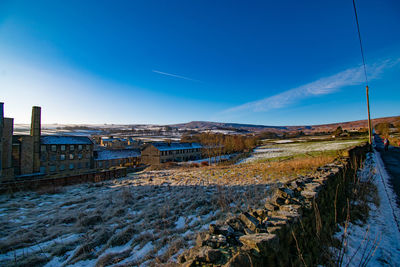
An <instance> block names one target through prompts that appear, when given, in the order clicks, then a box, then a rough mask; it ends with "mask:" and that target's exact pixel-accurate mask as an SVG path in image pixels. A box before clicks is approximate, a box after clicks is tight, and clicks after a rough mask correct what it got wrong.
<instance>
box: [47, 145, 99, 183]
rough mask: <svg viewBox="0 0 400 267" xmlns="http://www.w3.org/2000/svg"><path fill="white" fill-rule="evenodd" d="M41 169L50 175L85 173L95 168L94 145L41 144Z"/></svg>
mask: <svg viewBox="0 0 400 267" xmlns="http://www.w3.org/2000/svg"><path fill="white" fill-rule="evenodd" d="M40 162H41V164H40V171H41V172H43V173H45V174H46V175H48V176H66V175H73V174H79V173H85V172H88V171H90V170H93V168H94V166H93V165H94V161H93V145H86V144H82V145H61V144H57V145H51V144H45V145H43V144H42V145H41V146H40Z"/></svg>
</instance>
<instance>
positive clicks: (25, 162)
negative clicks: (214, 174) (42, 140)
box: [19, 135, 34, 175]
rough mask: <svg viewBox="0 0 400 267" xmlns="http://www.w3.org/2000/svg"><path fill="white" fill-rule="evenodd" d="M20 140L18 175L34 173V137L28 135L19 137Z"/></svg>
mask: <svg viewBox="0 0 400 267" xmlns="http://www.w3.org/2000/svg"><path fill="white" fill-rule="evenodd" d="M19 140H20V149H21V151H20V156H21V159H20V162H21V165H20V175H25V174H30V173H34V170H33V157H34V154H33V153H34V138H33V136H30V135H24V136H20V137H19Z"/></svg>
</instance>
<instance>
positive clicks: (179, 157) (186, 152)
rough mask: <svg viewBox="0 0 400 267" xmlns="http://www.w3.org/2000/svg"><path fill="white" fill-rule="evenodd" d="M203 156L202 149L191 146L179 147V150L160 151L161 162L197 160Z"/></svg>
mask: <svg viewBox="0 0 400 267" xmlns="http://www.w3.org/2000/svg"><path fill="white" fill-rule="evenodd" d="M200 158H201V151H200V149H196V148H190V149H178V150H167V151H160V162H161V163H164V162H168V161H178V162H181V161H189V160H197V159H200Z"/></svg>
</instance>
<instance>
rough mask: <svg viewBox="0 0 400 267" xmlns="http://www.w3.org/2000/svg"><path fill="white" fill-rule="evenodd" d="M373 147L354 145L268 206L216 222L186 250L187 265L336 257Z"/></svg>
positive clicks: (279, 192) (182, 259)
mask: <svg viewBox="0 0 400 267" xmlns="http://www.w3.org/2000/svg"><path fill="white" fill-rule="evenodd" d="M368 150H369V146H368V145H366V144H365V145H362V146H357V147H353V148H351V149H349V150H347V151H345V152H344V153H343V156H342V157H340V158H338V159H337V160H336V161H335V162H334V163H332V164H329V165H326V166H323V167H320V168H318V170H317V172H316V173H315V174H314V175H313V176H312V177H299V178H298V179H296V180H294V181H291V182H288V183H286V184H283V185H281V186H280V187H278V188H276V189H275V191H274V192H273V194H272V196H271V197H270V198H269V200H268V201H267V202H266V203H265V205H264V208H262V209H250V210H248V211H246V212H243V213H241V214H240V215H238V216H235V217H232V218H228V219H227V220H226V221H225V222H224V223H222V224H219V225H214V224H212V225H210V227H209V230H208V231H207V232H203V233H200V234H199V235H198V236H197V239H196V245H195V246H194V247H193V248H191V249H189V250H187V251H185V252H184V253H182V254H181V255H180V256H179V258H178V262H179V264H181V265H183V266H231V267H234V266H302V265H307V266H314V265H318V264H321V263H323V264H324V265H334V263H332V262H330V259H331V257H330V256H331V255H330V253H331V250H330V249H329V247H330V246H332V243H333V239H332V234H333V233H334V232H335V231H336V227H337V223H339V222H343V221H344V220H345V218H346V214H347V213H346V210H347V205H348V201H349V200H348V199H349V196H350V195H351V190H352V185H353V183H354V182H355V180H356V179H355V177H356V171H357V169H358V167H359V166H360V164H361V162H362V161H363V160H364V158H365V154H366V152H367V151H368Z"/></svg>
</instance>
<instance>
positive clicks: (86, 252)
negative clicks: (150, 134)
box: [0, 169, 276, 266]
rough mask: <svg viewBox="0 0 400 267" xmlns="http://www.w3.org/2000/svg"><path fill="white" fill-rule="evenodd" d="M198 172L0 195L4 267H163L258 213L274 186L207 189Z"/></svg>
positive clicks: (212, 183) (213, 182) (217, 183)
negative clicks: (216, 230) (208, 233)
mask: <svg viewBox="0 0 400 267" xmlns="http://www.w3.org/2000/svg"><path fill="white" fill-rule="evenodd" d="M210 171H212V170H210ZM200 173H201V171H199V169H193V170H192V171H190V169H189V170H186V171H182V169H180V170H173V171H151V172H143V173H139V174H134V175H133V174H131V175H130V176H129V177H127V178H123V179H117V180H113V181H107V182H103V183H97V184H82V185H74V186H68V187H63V188H60V190H59V191H60V192H59V193H55V194H50V193H46V192H45V191H44V192H20V193H16V194H14V195H0V266H9V265H13V264H17V265H27V264H29V265H32V266H43V265H46V266H96V265H97V266H108V265H112V264H117V265H118V266H119V265H124V264H126V265H129V266H130V265H150V266H158V265H160V264H164V263H167V262H168V261H171V260H173V259H176V257H177V255H178V254H179V251H183V250H184V249H187V248H189V247H190V246H193V242H194V240H195V235H196V234H197V233H198V232H199V231H203V230H205V229H207V228H208V227H209V224H210V223H215V222H217V221H219V220H225V219H226V218H227V217H228V216H229V214H231V215H233V214H237V213H239V212H240V211H241V209H247V207H248V206H252V207H255V208H258V207H259V206H260V205H261V204H262V203H263V201H262V200H263V199H265V198H266V197H267V196H268V194H269V192H270V188H271V186H273V185H267V184H266V183H265V182H261V181H260V182H256V181H255V180H254V179H248V180H247V182H246V181H245V182H243V181H239V179H238V182H237V183H236V182H235V181H233V182H232V183H231V182H230V181H228V180H231V179H228V180H226V181H225V180H221V179H218V177H216V178H209V180H207V181H206V182H205V181H203V179H206V176H207V175H209V176H210V177H211V173H209V174H204V175H203V176H198V174H200ZM228 182H229V184H227V183H228ZM274 183H276V181H275V182H274Z"/></svg>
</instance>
